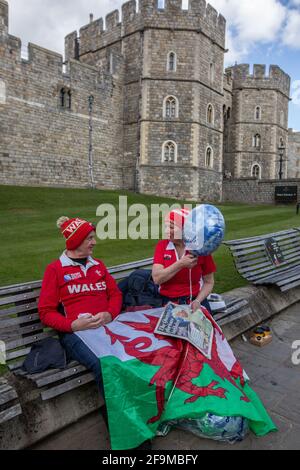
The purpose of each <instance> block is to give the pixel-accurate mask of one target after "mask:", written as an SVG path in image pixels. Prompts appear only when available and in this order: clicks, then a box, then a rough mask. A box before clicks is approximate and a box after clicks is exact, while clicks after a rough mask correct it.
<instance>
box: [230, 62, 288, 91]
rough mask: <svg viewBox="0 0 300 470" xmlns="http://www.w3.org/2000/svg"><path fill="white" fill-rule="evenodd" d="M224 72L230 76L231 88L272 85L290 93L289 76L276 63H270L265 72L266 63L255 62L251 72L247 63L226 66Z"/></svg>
mask: <svg viewBox="0 0 300 470" xmlns="http://www.w3.org/2000/svg"><path fill="white" fill-rule="evenodd" d="M226 74H227V75H231V77H232V80H233V89H239V88H252V87H255V88H269V87H272V88H275V89H277V90H278V91H281V92H282V93H283V94H285V95H288V96H289V94H290V86H291V78H290V76H289V75H288V74H286V73H285V72H284V71H283V70H282V69H281V68H280V67H278V66H277V65H270V67H269V71H268V73H267V68H266V65H264V64H255V65H254V66H253V73H252V74H251V73H250V65H249V64H238V65H234V66H233V67H228V68H227V69H226Z"/></svg>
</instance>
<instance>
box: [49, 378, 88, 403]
mask: <svg viewBox="0 0 300 470" xmlns="http://www.w3.org/2000/svg"><path fill="white" fill-rule="evenodd" d="M93 381H95V379H94V376H93V374H92V373H90V372H88V373H87V374H85V375H83V376H82V377H79V378H78V379H73V380H70V381H68V382H66V383H64V384H61V385H58V386H57V387H53V388H50V389H49V390H44V391H42V392H41V397H42V400H43V401H46V400H50V399H51V398H55V397H57V396H59V395H62V394H63V393H66V392H69V391H70V390H73V389H75V388H78V387H81V386H82V385H85V384H87V383H89V382H93Z"/></svg>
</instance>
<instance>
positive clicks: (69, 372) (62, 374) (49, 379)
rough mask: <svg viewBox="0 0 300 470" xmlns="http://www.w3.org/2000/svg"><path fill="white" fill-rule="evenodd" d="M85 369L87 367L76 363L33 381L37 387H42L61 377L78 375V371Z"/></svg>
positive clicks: (57, 380) (84, 370) (66, 377)
mask: <svg viewBox="0 0 300 470" xmlns="http://www.w3.org/2000/svg"><path fill="white" fill-rule="evenodd" d="M86 371H87V368H86V367H85V366H82V365H78V366H76V367H71V368H67V369H64V370H63V371H60V372H58V373H56V374H52V375H49V376H48V377H44V378H41V379H38V380H34V382H35V383H36V385H37V387H38V388H41V387H44V386H45V385H49V384H53V383H55V382H59V381H60V380H63V379H68V378H70V377H73V376H74V375H79V374H80V373H82V372H86ZM79 378H80V377H79ZM31 380H32V379H31Z"/></svg>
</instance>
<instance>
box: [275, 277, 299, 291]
mask: <svg viewBox="0 0 300 470" xmlns="http://www.w3.org/2000/svg"><path fill="white" fill-rule="evenodd" d="M298 286H300V280H299V281H295V282H292V283H291V284H287V285H285V286H282V287H281V288H280V290H281V291H282V292H286V291H287V290H290V289H293V288H294V287H298Z"/></svg>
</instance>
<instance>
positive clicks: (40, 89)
mask: <svg viewBox="0 0 300 470" xmlns="http://www.w3.org/2000/svg"><path fill="white" fill-rule="evenodd" d="M0 6H1V12H0V13H1V19H2V23H1V26H0V27H1V39H0V41H1V42H0V83H1V89H2V93H1V100H0V109H1V145H0V169H1V171H0V183H2V184H7V183H8V184H16V185H27V184H29V185H51V186H66V187H68V186H71V187H87V186H89V185H90V175H89V105H88V103H89V96H90V95H93V97H94V105H93V120H92V125H93V147H92V150H93V158H94V179H95V183H96V186H97V187H107V188H120V187H123V183H124V175H123V165H122V160H123V126H122V107H123V89H122V80H123V72H124V70H123V65H122V63H119V64H118V66H119V76H112V75H110V74H108V73H105V74H104V73H102V74H100V73H99V70H98V69H97V68H95V67H91V66H88V65H86V64H83V63H80V62H78V61H74V60H70V61H69V63H68V64H67V67H66V70H64V69H63V58H62V56H61V55H59V54H56V53H54V52H52V51H49V50H46V49H43V48H41V47H39V46H37V45H34V44H29V46H28V60H24V59H22V58H21V41H20V40H19V39H18V38H15V37H13V36H11V35H9V34H8V16H7V8H6V2H3V1H2V0H1V3H0ZM62 88H65V89H67V90H70V92H71V109H68V108H66V107H62V106H61V103H60V91H61V89H62Z"/></svg>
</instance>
